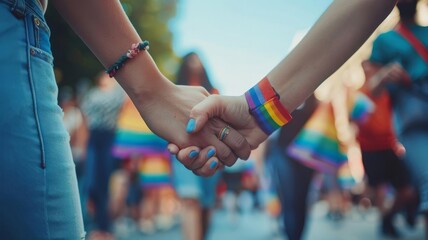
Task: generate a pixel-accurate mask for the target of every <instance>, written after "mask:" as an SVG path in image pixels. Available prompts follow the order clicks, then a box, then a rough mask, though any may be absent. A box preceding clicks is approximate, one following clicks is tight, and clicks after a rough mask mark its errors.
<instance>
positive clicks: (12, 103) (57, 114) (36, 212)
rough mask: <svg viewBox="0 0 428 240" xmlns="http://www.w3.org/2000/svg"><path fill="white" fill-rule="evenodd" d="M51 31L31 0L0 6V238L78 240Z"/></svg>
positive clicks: (9, 0)
mask: <svg viewBox="0 0 428 240" xmlns="http://www.w3.org/2000/svg"><path fill="white" fill-rule="evenodd" d="M49 34H50V32H49V28H48V26H47V25H46V23H45V19H44V17H43V12H42V9H41V7H40V5H39V3H38V2H37V0H27V1H24V0H0V73H1V74H2V75H1V76H0V98H1V100H0V116H1V117H0V162H1V164H2V166H1V167H0V236H1V237H0V238H1V239H43V240H46V239H83V238H84V236H85V233H84V228H83V221H82V215H81V211H80V200H79V195H78V188H77V180H76V173H75V166H74V163H73V159H72V156H71V150H70V146H69V135H68V133H67V131H66V130H65V128H64V126H63V122H62V118H63V113H62V110H61V108H60V107H59V106H58V104H57V93H58V89H57V86H56V82H55V78H54V73H53V65H52V64H53V58H52V55H51V50H50V43H49Z"/></svg>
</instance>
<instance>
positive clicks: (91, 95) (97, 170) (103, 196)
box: [82, 72, 124, 239]
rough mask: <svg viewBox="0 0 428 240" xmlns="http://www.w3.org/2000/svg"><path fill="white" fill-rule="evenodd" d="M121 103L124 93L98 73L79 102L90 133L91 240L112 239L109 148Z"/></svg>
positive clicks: (87, 179)
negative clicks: (93, 82) (94, 81)
mask: <svg viewBox="0 0 428 240" xmlns="http://www.w3.org/2000/svg"><path fill="white" fill-rule="evenodd" d="M123 100H124V93H123V91H122V89H120V88H119V85H118V84H117V83H116V82H115V81H114V79H112V78H109V77H108V76H107V75H106V74H105V73H103V72H101V73H99V74H98V76H97V78H96V86H95V87H94V88H93V89H91V90H90V91H89V92H88V93H87V95H86V96H85V98H84V99H83V101H82V111H83V113H84V115H85V117H86V119H87V122H88V129H89V141H88V147H87V160H86V169H85V194H84V198H85V199H87V200H86V201H87V203H88V204H89V206H90V207H93V211H94V212H93V215H94V223H95V226H94V229H93V231H92V233H91V235H90V239H103V238H107V239H110V238H112V236H111V234H110V232H111V223H110V214H109V208H108V206H109V190H108V189H109V181H110V175H111V173H112V171H113V168H114V159H113V156H112V147H113V142H114V136H115V130H116V121H117V118H118V113H119V109H120V107H121V106H122V103H123ZM89 209H91V208H89Z"/></svg>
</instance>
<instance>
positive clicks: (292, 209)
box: [265, 95, 318, 240]
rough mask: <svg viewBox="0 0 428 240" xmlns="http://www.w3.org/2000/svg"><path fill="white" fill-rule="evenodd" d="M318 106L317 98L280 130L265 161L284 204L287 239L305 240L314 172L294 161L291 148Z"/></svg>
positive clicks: (282, 208)
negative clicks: (309, 196) (303, 239)
mask: <svg viewBox="0 0 428 240" xmlns="http://www.w3.org/2000/svg"><path fill="white" fill-rule="evenodd" d="M317 106H318V100H316V98H315V96H313V95H312V96H311V97H310V98H308V99H307V100H306V101H305V103H304V104H302V106H301V107H299V108H297V110H296V111H295V112H294V113H293V118H294V121H292V122H290V123H289V124H287V125H286V126H284V127H283V128H281V129H280V131H278V132H277V133H276V134H275V135H273V136H272V137H271V138H269V140H268V141H267V144H266V149H265V159H266V164H267V166H268V169H269V170H270V174H271V179H272V182H273V185H274V187H275V189H276V191H277V193H278V196H279V199H280V202H281V215H282V216H281V217H282V223H283V226H284V235H285V236H287V238H288V239H289V240H299V239H302V236H303V232H304V228H305V224H306V216H307V209H308V206H307V197H308V191H309V187H310V183H311V181H312V178H313V175H314V172H315V171H314V170H313V169H312V168H309V167H307V166H305V165H303V164H302V163H300V162H299V161H297V160H295V159H293V157H292V156H290V155H289V154H288V152H287V148H288V147H289V146H290V145H291V144H292V143H293V141H294V139H295V138H296V137H297V135H298V134H299V133H300V131H301V130H302V129H303V127H304V125H305V124H306V122H307V121H308V120H309V119H310V117H311V116H312V114H313V113H314V112H315V109H316V108H317Z"/></svg>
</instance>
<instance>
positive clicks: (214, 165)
mask: <svg viewBox="0 0 428 240" xmlns="http://www.w3.org/2000/svg"><path fill="white" fill-rule="evenodd" d="M216 166H217V162H216V161H212V162H211V163H210V168H211V169H213V168H215V167H216Z"/></svg>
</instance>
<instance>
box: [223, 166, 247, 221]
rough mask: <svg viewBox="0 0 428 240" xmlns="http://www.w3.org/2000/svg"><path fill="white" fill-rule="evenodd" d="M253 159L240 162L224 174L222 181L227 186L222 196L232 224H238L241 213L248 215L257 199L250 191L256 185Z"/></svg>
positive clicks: (226, 169) (227, 169)
mask: <svg viewBox="0 0 428 240" xmlns="http://www.w3.org/2000/svg"><path fill="white" fill-rule="evenodd" d="M253 162H254V161H253V160H251V158H250V159H249V160H247V161H245V162H244V161H242V160H241V161H239V162H237V163H235V164H234V165H233V166H231V167H226V168H225V169H224V171H223V172H222V176H221V178H222V180H223V181H224V183H225V184H226V192H225V193H224V195H223V196H222V202H223V207H224V208H225V209H226V212H227V215H228V217H229V220H230V222H231V223H232V224H236V223H237V220H238V219H237V215H238V213H239V212H242V213H247V212H248V211H249V210H251V209H252V208H253V206H254V202H255V197H254V196H253V193H252V192H250V190H254V189H253V188H254V183H253V182H252V180H253V179H251V178H252V176H251V173H250V172H249V171H248V170H249V166H250V165H251V164H253Z"/></svg>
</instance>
